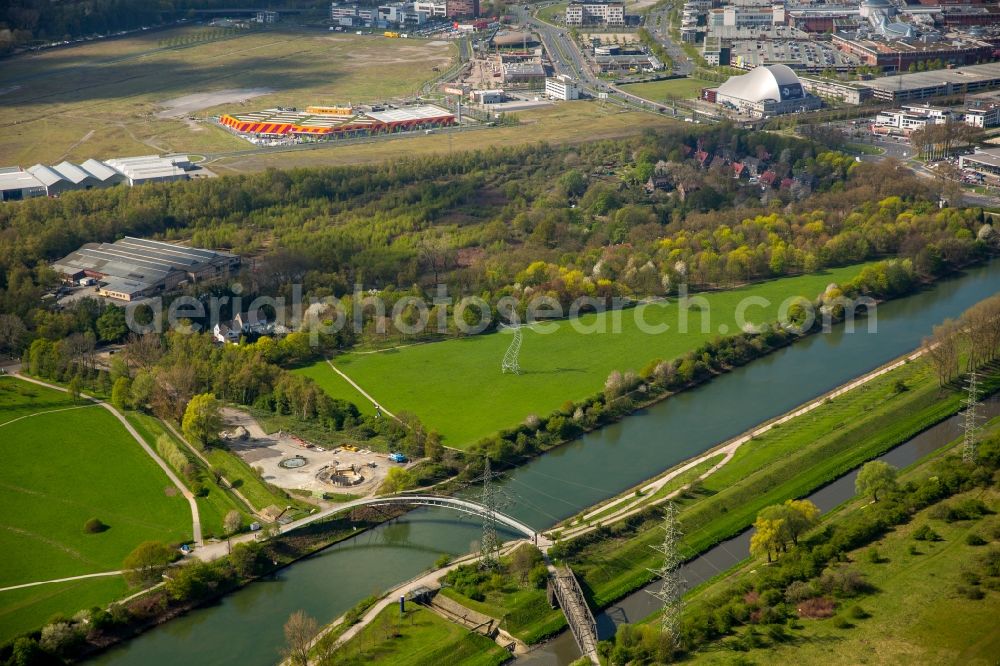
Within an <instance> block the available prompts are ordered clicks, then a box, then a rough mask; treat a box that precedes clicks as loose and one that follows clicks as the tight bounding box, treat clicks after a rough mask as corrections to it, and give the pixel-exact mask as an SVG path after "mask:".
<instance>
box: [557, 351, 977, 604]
mask: <svg viewBox="0 0 1000 666" xmlns="http://www.w3.org/2000/svg"><path fill="white" fill-rule="evenodd" d="M898 381H902V382H904V383H905V384H906V385H907V390H905V391H902V392H898V391H897V389H896V382H898ZM990 381H991V382H995V381H996V378H995V377H993V378H991V380H990ZM960 398H961V396H959V395H958V393H956V392H955V391H951V390H948V391H940V390H939V389H938V387H937V382H936V380H935V379H934V376H933V371H932V370H931V369H930V368H929V367H928V364H927V361H926V360H923V359H921V360H917V361H913V362H910V363H907V364H905V365H903V366H901V367H900V368H897V369H896V370H893V371H890V372H888V373H886V374H884V375H882V376H880V377H878V378H876V379H874V380H872V381H871V382H869V383H868V384H866V385H865V386H864V387H863V388H861V389H854V390H852V391H850V392H848V393H847V394H845V395H842V396H840V397H838V398H837V399H835V400H833V401H830V402H827V403H824V404H823V405H821V406H820V407H817V408H816V409H814V410H812V411H810V412H808V413H807V414H805V415H802V416H799V417H796V418H795V419H792V420H791V421H789V422H787V423H785V424H782V425H781V427H780V428H777V429H772V430H771V431H769V432H767V433H766V434H764V435H762V436H760V437H758V438H754V439H753V440H752V441H751V442H749V443H748V444H745V445H744V446H742V447H740V449H739V450H738V452H737V454H736V456H735V457H734V459H733V460H732V461H730V462H729V463H728V464H727V465H725V466H723V467H722V468H721V469H720V470H719V471H717V472H716V473H715V474H712V475H711V476H709V477H708V478H706V479H705V481H704V482H703V485H702V489H701V490H700V491H699V492H697V493H689V494H688V495H686V496H685V498H684V499H681V500H680V501H679V502H678V506H679V507H680V509H681V512H680V518H681V522H682V525H683V529H684V534H685V537H684V544H685V552H686V553H687V554H688V555H694V554H697V553H700V552H703V551H704V550H705V549H707V548H708V547H710V546H712V545H714V544H715V543H718V542H719V541H721V540H723V539H725V538H728V537H729V536H732V535H734V534H736V533H738V532H739V531H741V530H742V529H744V528H745V527H748V526H749V525H750V524H751V523H752V522H753V520H754V518H755V517H756V514H757V512H758V511H759V510H760V509H762V508H764V507H765V506H769V505H771V504H778V503H780V502H783V501H784V500H786V499H791V498H795V497H802V496H805V495H807V494H808V493H809V492H811V491H812V490H815V489H816V488H819V487H820V486H822V485H823V484H824V483H827V482H829V481H831V480H833V479H835V478H837V477H838V476H840V475H841V474H843V473H845V472H847V471H848V470H850V469H853V468H854V467H857V466H858V465H860V464H861V463H863V462H864V461H865V460H868V459H870V458H872V457H874V456H877V455H878V454H880V453H882V452H884V451H886V450H888V449H890V448H892V447H893V446H894V445H896V444H899V443H902V442H904V441H906V440H907V439H909V438H910V437H912V436H913V435H916V434H917V433H919V432H920V431H922V430H924V429H925V428H927V427H928V426H930V425H932V424H934V423H936V422H938V421H940V420H941V419H943V418H945V417H947V416H948V415H950V414H953V413H954V412H956V411H957V410H958V408H959V402H960ZM659 538H660V537H659V535H658V534H656V532H655V530H645V531H643V530H640V531H639V532H638V533H637V534H635V535H631V536H629V537H627V538H617V539H609V540H605V541H602V542H600V543H597V544H594V545H591V546H586V547H584V549H583V551H582V552H580V553H579V554H577V555H574V556H573V560H574V562H575V563H580V564H574V568H575V569H576V571H577V573H578V574H581V575H582V577H583V579H584V581H585V582H586V585H587V586H588V587H589V588H590V590H591V591H592V594H593V598H594V601H595V603H597V604H598V605H605V604H608V603H610V602H611V601H613V600H615V599H618V598H620V597H621V596H623V595H624V594H626V593H628V592H630V591H632V590H634V589H636V588H637V587H639V586H641V585H642V584H644V583H645V582H647V581H648V580H649V579H650V576H649V572H648V570H647V567H650V566H655V562H656V558H655V557H654V555H655V553H654V552H653V551H651V550H650V547H649V546H650V545H652V544H655V543H657V541H658V539H659Z"/></svg>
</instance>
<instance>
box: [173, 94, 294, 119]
mask: <svg viewBox="0 0 1000 666" xmlns="http://www.w3.org/2000/svg"><path fill="white" fill-rule="evenodd" d="M272 92H274V90H272V89H271V88H231V89H229V90H216V91H215V92H207V93H194V94H191V95H182V96H181V97H174V98H173V99H168V100H166V101H165V102H161V103H160V106H162V107H163V110H161V111H157V112H156V117H157V118H160V119H161V120H162V119H164V118H183V117H184V116H186V115H189V114H191V113H194V112H195V111H201V110H202V109H209V108H211V107H213V106H219V105H220V104H230V103H232V102H242V101H244V100H248V99H253V98H254V97H260V96H261V95H267V94H270V93H272Z"/></svg>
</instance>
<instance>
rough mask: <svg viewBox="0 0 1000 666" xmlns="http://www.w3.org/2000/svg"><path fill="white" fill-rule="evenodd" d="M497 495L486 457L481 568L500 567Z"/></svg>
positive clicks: (480, 544) (480, 553)
mask: <svg viewBox="0 0 1000 666" xmlns="http://www.w3.org/2000/svg"><path fill="white" fill-rule="evenodd" d="M497 494H498V490H497V488H496V486H495V485H494V484H493V472H492V470H491V469H490V458H489V456H487V457H486V468H485V470H483V491H482V494H481V495H480V497H479V502H480V504H482V505H483V506H484V507H486V512H485V513H484V514H483V537H482V539H481V540H480V541H479V568H480V569H496V568H497V567H498V566H499V565H500V539H499V538H497V503H498V502H497Z"/></svg>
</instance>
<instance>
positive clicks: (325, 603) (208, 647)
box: [90, 261, 1000, 666]
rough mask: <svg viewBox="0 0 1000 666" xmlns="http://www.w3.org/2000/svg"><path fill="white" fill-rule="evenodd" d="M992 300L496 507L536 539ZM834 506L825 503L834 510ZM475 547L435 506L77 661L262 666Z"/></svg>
mask: <svg viewBox="0 0 1000 666" xmlns="http://www.w3.org/2000/svg"><path fill="white" fill-rule="evenodd" d="M997 291H1000V261H994V262H991V263H990V264H988V265H985V266H981V267H977V268H974V269H972V270H970V271H968V272H967V273H965V274H964V275H962V276H960V277H956V278H952V279H949V280H945V281H942V282H940V283H939V284H937V285H936V286H935V287H934V288H932V289H928V290H926V291H923V292H920V293H918V294H915V295H913V296H910V297H908V298H905V299H900V300H897V301H892V302H889V303H885V304H883V305H881V306H880V307H879V308H878V330H877V333H874V334H869V333H867V328H866V323H865V322H863V321H862V322H859V323H858V325H857V328H856V331H855V332H854V333H847V332H845V330H844V327H843V326H838V327H836V328H835V330H834V331H833V332H831V333H828V334H819V335H813V336H811V337H809V338H806V339H804V340H801V341H799V342H798V343H796V344H794V345H792V346H790V347H786V348H785V349H782V350H780V351H778V352H776V353H774V354H771V355H769V356H767V357H765V358H762V359H759V360H756V361H754V362H752V363H750V364H749V365H747V366H744V367H742V368H739V369H737V370H735V371H733V372H731V373H728V374H726V375H723V376H721V377H718V378H716V379H714V380H713V381H711V382H709V383H707V384H704V385H702V386H700V387H698V388H696V389H693V390H690V391H686V392H684V393H681V394H679V395H676V396H673V397H671V398H670V399H668V400H665V401H663V402H661V403H658V404H656V405H653V406H652V407H649V408H648V409H645V410H642V411H641V412H639V413H637V414H635V415H632V416H629V417H628V418H626V419H624V420H623V421H621V422H620V423H617V424H615V425H612V426H609V427H607V428H604V429H602V430H599V431H596V432H594V433H590V434H588V435H586V436H584V437H582V438H581V439H579V440H577V441H575V442H572V443H570V444H568V445H566V446H563V447H560V448H558V449H556V450H554V451H551V452H549V453H547V454H545V455H544V456H542V457H540V458H537V459H535V460H533V461H532V462H530V463H529V464H527V465H525V466H523V467H521V468H518V469H516V470H514V471H513V472H511V473H510V474H508V476H507V480H506V482H505V488H506V490H507V491H508V493H509V495H510V496H511V499H512V503H511V504H510V505H509V506H508V507H506V508H505V509H503V510H504V512H505V513H508V514H510V515H512V516H514V517H516V518H518V519H519V520H522V521H524V522H526V523H528V524H529V525H533V526H535V527H536V528H537V529H544V528H547V527H549V526H551V525H552V524H554V523H555V522H557V521H559V520H562V519H564V518H567V517H569V516H571V515H573V514H575V513H577V512H579V511H580V510H581V509H584V508H586V507H588V506H590V505H592V504H595V503H597V502H599V501H601V500H603V499H606V498H608V497H611V496H613V495H616V494H618V493H619V492H621V491H623V490H625V489H627V488H629V487H631V486H633V485H635V484H637V483H639V482H640V481H643V480H644V479H647V478H650V477H652V476H655V475H657V474H659V473H660V472H662V471H663V470H666V469H668V468H670V467H672V466H674V465H676V464H677V463H679V462H681V461H683V460H685V459H687V458H690V457H692V456H694V455H697V454H699V453H702V452H703V451H706V450H707V449H709V448H711V447H713V446H715V445H717V444H719V443H720V442H723V441H725V440H727V439H730V438H732V437H735V436H737V435H739V434H740V433H742V432H744V431H746V430H747V429H749V428H750V427H752V426H754V425H756V424H758V423H760V422H762V421H766V420H768V419H770V418H773V417H775V416H778V415H780V414H783V413H785V412H787V411H789V410H791V409H792V408H793V407H796V406H797V405H800V404H802V403H804V402H807V401H809V400H810V399H812V398H815V397H816V396H819V395H822V394H823V393H825V392H827V391H829V390H831V389H833V388H835V387H837V386H839V385H841V384H844V383H846V382H847V381H849V380H851V379H853V378H855V377H858V376H860V375H862V374H864V373H865V372H867V371H870V370H872V369H873V368H876V367H878V366H879V365H882V364H884V363H886V362H888V361H890V360H891V359H893V358H895V357H897V356H900V355H902V354H904V353H906V352H908V351H910V350H913V349H915V348H916V347H917V346H919V344H920V341H921V339H922V338H923V337H925V336H926V335H928V334H929V333H930V329H931V327H932V326H933V325H934V324H937V323H939V322H941V321H942V320H944V319H945V318H948V317H956V316H958V315H959V314H961V312H962V311H963V310H965V309H967V308H968V307H969V306H971V305H973V304H974V303H976V302H978V301H980V300H982V299H984V298H986V297H988V296H991V295H993V294H994V293H996V292H997ZM944 441H947V439H945V440H944ZM894 464H898V463H894ZM836 483H840V482H835V484H836ZM843 483H845V484H847V485H846V486H844V488H846V490H845V491H844V492H849V490H850V487H851V484H852V483H853V482H852V481H850V480H849V479H848V480H845V481H843ZM835 484H833V485H831V486H828V487H827V488H826V489H824V491H826V492H830V493H835V491H833V490H830V489H831V488H834V487H835ZM824 491H820V493H822V492H824ZM817 495H819V493H818V494H817ZM838 496H839V495H835V496H832V499H831V500H830V501H835V502H836V503H839V502H840V501H842V500H837V497H838ZM845 497H846V496H845ZM823 501H824V502H826V500H823ZM821 508H823V507H821ZM478 536H479V529H478V526H477V525H476V523H475V520H474V519H470V518H464V519H463V518H461V517H458V516H457V515H454V514H452V513H450V512H447V511H445V510H443V509H422V510H417V511H412V512H410V513H408V514H407V515H406V516H404V517H402V518H399V519H397V520H394V521H392V522H390V523H386V524H384V525H381V526H379V527H377V528H375V529H373V530H371V531H369V532H366V533H364V534H360V535H358V536H357V537H354V538H352V539H349V540H347V541H344V542H342V543H340V544H337V545H335V546H333V547H331V548H328V549H327V550H325V551H323V552H321V553H318V554H316V555H314V556H312V557H309V558H307V559H305V560H303V561H301V562H299V563H296V564H295V565H293V566H291V567H288V568H287V569H285V570H283V571H281V572H280V573H279V574H278V575H277V576H276V577H275V578H274V579H273V580H269V581H264V582H260V583H254V584H253V585H250V586H248V587H246V588H244V589H242V590H240V591H238V592H236V593H234V594H231V595H229V596H227V597H225V598H223V599H222V600H220V601H219V602H218V603H217V604H215V605H212V606H209V607H205V608H201V609H199V610H196V611H194V612H192V613H189V614H187V615H185V616H184V617H181V618H178V619H176V620H173V621H171V622H168V623H167V624H165V625H163V626H162V627H159V628H157V629H154V630H152V631H149V632H147V633H145V634H143V635H141V636H138V637H137V638H135V639H134V640H132V641H129V642H128V643H126V644H124V645H121V646H119V647H116V648H114V649H112V650H110V651H108V652H106V653H104V654H102V655H100V656H98V657H96V658H95V659H93V660H91V662H90V663H93V664H101V665H105V666H107V665H113V666H126V665H136V666H160V665H163V666H166V665H168V664H169V665H173V664H176V663H189V664H219V665H223V664H233V665H237V664H238V665H240V666H254V665H260V666H266V665H269V664H273V663H275V662H276V661H277V660H278V658H279V657H278V650H279V648H280V646H281V645H283V643H284V639H283V636H282V626H283V624H284V622H285V620H286V619H287V618H288V616H289V615H290V614H291V613H293V612H294V611H296V610H299V609H301V610H304V611H306V612H307V613H308V614H310V615H311V616H313V617H315V618H316V619H317V620H318V621H319V622H320V623H327V622H329V621H331V620H333V619H334V618H336V617H337V616H338V615H340V614H341V613H343V612H344V611H346V610H347V609H348V608H350V607H351V606H353V605H354V604H355V603H357V602H358V601H359V600H361V599H362V598H364V597H365V596H368V595H370V594H378V593H380V592H381V591H383V590H386V589H389V588H391V587H393V586H395V585H396V584H398V583H400V582H402V581H405V580H407V579H409V578H411V577H413V576H415V575H417V574H418V573H420V572H422V571H424V570H426V569H428V568H430V567H431V566H432V564H433V562H434V560H436V559H437V558H438V556H440V555H441V554H442V553H448V554H450V555H453V556H454V555H460V554H463V553H466V552H469V550H470V549H472V548H473V547H474V544H475V543H476V541H477V539H478ZM508 536H509V537H510V538H514V537H516V536H517V535H515V534H512V533H511V534H509V535H508ZM741 538H748V537H745V536H741V537H736V539H734V540H731V541H729V542H725V543H723V544H720V545H719V546H717V547H716V548H715V549H713V552H717V553H725V552H726V551H730V553H731V554H730V558H735V559H731V561H730V560H728V559H727V560H718V561H716V560H714V559H712V558H714V557H716V555H713V556H712V558H710V559H707V560H706V559H704V556H703V557H702V558H698V559H697V560H695V561H694V562H693V563H692V564H691V566H690V567H689V569H690V570H689V571H688V572H687V573H686V576H687V578H688V580H689V582H692V584H693V583H696V582H697V581H698V580H699V578H698V574H697V573H696V570H695V568H694V567H695V566H704V567H707V569H706V571H708V570H711V572H710V573H708V574H707V575H713V574H714V573H715V571H716V569H722V568H725V567H728V566H730V565H731V564H733V563H735V562H737V561H739V559H741V558H742V556H743V555H742V554H743V553H746V544H745V543H741V542H740V541H739V540H740V539H741ZM699 562H701V564H698V563H699ZM726 562H729V563H728V564H727V563H726ZM713 565H714V566H713ZM703 577H704V576H703ZM645 596H648V595H644V594H641V593H639V594H635V595H632V596H631V597H629V598H628V600H623V602H622V603H621V604H618V605H616V606H615V607H613V608H611V609H609V612H608V613H607V614H603V615H602V619H601V621H600V624H601V626H602V627H603V628H605V631H606V630H607V628H608V627H609V626H610V625H609V622H612V621H613V618H617V619H619V620H623V619H630V620H633V621H634V620H635V619H637V618H638V617H641V616H642V615H644V614H646V613H645V612H644V611H643V610H642V608H640V607H639V606H635V607H632V605H631V604H632V602H634V603H635V604H641V603H642V602H641V601H640V600H641V599H642V598H643V597H645ZM629 600H632V601H629ZM574 654H576V655H577V656H578V653H577V651H576V647H575V645H573V642H572V639H571V638H569V637H568V634H565V635H564V636H563V637H560V638H558V639H556V640H554V641H551V642H550V643H548V644H546V646H544V647H543V648H541V649H539V650H537V651H536V652H534V653H532V655H530V656H529V657H528V658H527V659H526V661H530V662H533V663H537V664H542V663H545V664H560V665H561V664H567V663H569V662H570V661H572V659H573V658H574Z"/></svg>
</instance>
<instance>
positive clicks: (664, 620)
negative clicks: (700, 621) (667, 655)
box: [649, 502, 685, 645]
mask: <svg viewBox="0 0 1000 666" xmlns="http://www.w3.org/2000/svg"><path fill="white" fill-rule="evenodd" d="M665 509H666V510H665V511H664V517H663V544H662V545H660V546H650V547H651V548H652V549H653V550H655V551H658V552H660V553H663V564H662V565H661V566H660V567H659V568H657V569H650V571H651V572H652V573H654V574H656V576H658V577H659V579H660V586H659V588H658V589H655V590H650V591H649V593H650V594H651V595H653V596H654V597H656V598H657V599H659V600H660V602H661V603H662V604H663V612H662V614H661V615H660V630H661V631H662V632H663V633H664V634H667V635H668V636H670V640H671V641H673V643H674V645H677V643H678V641H679V639H680V619H681V608H682V606H683V600H682V597H683V595H684V584H685V580H684V577H683V576H682V575H681V570H680V569H681V562H682V558H681V556H680V552H679V546H680V539H681V536H682V534H681V530H680V525H679V523H678V521H677V508H676V507H675V506H674V503H673V502H667V505H666V507H665Z"/></svg>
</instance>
